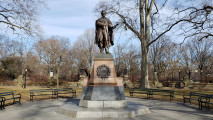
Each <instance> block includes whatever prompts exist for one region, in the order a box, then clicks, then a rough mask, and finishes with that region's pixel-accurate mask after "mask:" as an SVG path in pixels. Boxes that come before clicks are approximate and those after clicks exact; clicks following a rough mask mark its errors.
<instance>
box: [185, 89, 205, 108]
mask: <svg viewBox="0 0 213 120" xmlns="http://www.w3.org/2000/svg"><path fill="white" fill-rule="evenodd" d="M192 101H196V102H197V103H198V105H199V109H202V107H203V105H204V106H205V107H207V106H206V105H207V103H208V94H202V93H197V92H190V93H189V95H183V103H184V104H185V103H186V102H189V103H190V104H191V103H192ZM203 103H204V104H203Z"/></svg>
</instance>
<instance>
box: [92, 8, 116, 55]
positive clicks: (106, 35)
mask: <svg viewBox="0 0 213 120" xmlns="http://www.w3.org/2000/svg"><path fill="white" fill-rule="evenodd" d="M101 15H102V17H101V18H99V19H98V20H96V27H95V28H96V30H95V44H97V45H98V47H99V48H100V53H103V51H104V48H105V52H106V53H107V54H109V47H110V46H113V45H114V40H113V29H114V28H116V26H117V25H118V24H116V25H115V26H112V22H111V21H110V20H109V19H107V18H106V17H105V16H106V12H105V11H104V10H103V11H101Z"/></svg>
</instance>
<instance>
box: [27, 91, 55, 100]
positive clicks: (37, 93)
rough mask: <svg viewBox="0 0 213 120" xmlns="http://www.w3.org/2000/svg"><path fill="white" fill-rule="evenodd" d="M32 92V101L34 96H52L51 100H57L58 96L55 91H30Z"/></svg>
mask: <svg viewBox="0 0 213 120" xmlns="http://www.w3.org/2000/svg"><path fill="white" fill-rule="evenodd" d="M29 92H30V101H33V97H34V96H51V98H52V99H53V98H55V97H56V96H57V94H56V92H55V90H54V89H37V90H29Z"/></svg>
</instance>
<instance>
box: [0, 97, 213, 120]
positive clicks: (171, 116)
mask: <svg viewBox="0 0 213 120" xmlns="http://www.w3.org/2000/svg"><path fill="white" fill-rule="evenodd" d="M127 100H128V101H130V102H131V101H134V102H138V103H141V104H143V105H145V106H147V107H149V109H150V111H151V113H148V114H145V115H143V116H137V117H134V118H119V119H117V118H116V119H115V118H104V119H103V118H100V120H213V112H210V111H205V110H203V111H200V110H197V107H193V106H189V105H188V104H187V105H183V103H180V102H167V101H159V100H147V99H138V98H128V97H127ZM78 102H79V99H78V98H76V99H66V98H63V99H58V100H44V101H35V102H23V103H22V104H17V105H10V106H7V107H6V109H5V110H3V111H2V110H1V111H0V118H1V119H4V120H83V118H78V119H77V118H70V117H67V116H64V115H61V114H58V113H56V110H57V109H58V108H59V107H60V106H62V105H65V104H78ZM86 120H99V119H94V118H89V119H86Z"/></svg>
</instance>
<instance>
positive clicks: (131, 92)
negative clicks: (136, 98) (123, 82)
mask: <svg viewBox="0 0 213 120" xmlns="http://www.w3.org/2000/svg"><path fill="white" fill-rule="evenodd" d="M148 92H149V91H148V89H139V88H137V89H136V88H133V89H130V90H129V94H130V97H133V94H134V93H135V94H146V95H147V98H148V95H149V93H148Z"/></svg>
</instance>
